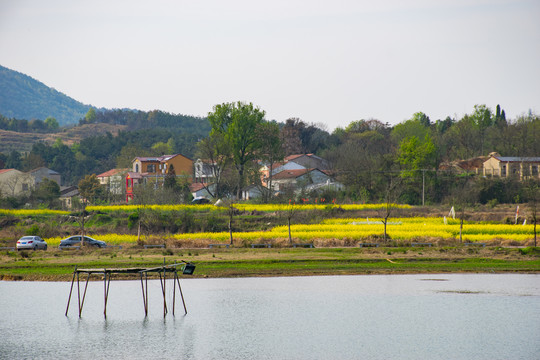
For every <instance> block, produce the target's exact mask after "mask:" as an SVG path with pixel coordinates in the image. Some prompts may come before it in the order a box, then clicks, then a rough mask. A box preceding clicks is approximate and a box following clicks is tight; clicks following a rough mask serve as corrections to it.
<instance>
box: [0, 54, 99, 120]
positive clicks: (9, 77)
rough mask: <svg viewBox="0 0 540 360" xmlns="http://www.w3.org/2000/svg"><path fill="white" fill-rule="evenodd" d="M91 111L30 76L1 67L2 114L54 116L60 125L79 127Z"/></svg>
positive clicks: (27, 118) (38, 117)
mask: <svg viewBox="0 0 540 360" xmlns="http://www.w3.org/2000/svg"><path fill="white" fill-rule="evenodd" d="M88 109H90V106H89V105H85V104H83V103H80V102H78V101H77V100H74V99H72V98H70V97H69V96H67V95H65V94H62V93H61V92H59V91H56V90H55V89H52V88H50V87H48V86H47V85H45V84H43V83H42V82H40V81H37V80H35V79H33V78H31V77H30V76H28V75H25V74H22V73H20V72H17V71H14V70H10V69H8V68H6V67H3V66H1V65H0V114H2V115H4V116H6V117H8V118H16V119H26V120H32V119H39V120H45V119H46V118H47V117H49V116H51V117H54V118H55V119H56V120H57V121H58V123H59V124H60V125H70V124H76V123H77V122H78V121H79V119H81V118H82V117H84V115H85V114H86V112H87V111H88Z"/></svg>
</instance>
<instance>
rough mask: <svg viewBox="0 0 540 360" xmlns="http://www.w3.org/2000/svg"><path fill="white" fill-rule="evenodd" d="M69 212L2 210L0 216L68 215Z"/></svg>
mask: <svg viewBox="0 0 540 360" xmlns="http://www.w3.org/2000/svg"><path fill="white" fill-rule="evenodd" d="M67 214H69V211H62V210H50V209H19V210H12V209H0V215H11V216H36V215H67Z"/></svg>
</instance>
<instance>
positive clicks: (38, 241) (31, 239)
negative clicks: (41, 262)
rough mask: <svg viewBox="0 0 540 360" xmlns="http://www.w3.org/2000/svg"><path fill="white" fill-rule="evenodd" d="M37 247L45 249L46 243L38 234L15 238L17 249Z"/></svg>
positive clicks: (33, 248) (35, 248)
mask: <svg viewBox="0 0 540 360" xmlns="http://www.w3.org/2000/svg"><path fill="white" fill-rule="evenodd" d="M37 249H43V250H47V243H46V242H45V240H43V239H42V238H40V237H39V236H23V237H22V238H20V239H19V240H17V251H19V250H37Z"/></svg>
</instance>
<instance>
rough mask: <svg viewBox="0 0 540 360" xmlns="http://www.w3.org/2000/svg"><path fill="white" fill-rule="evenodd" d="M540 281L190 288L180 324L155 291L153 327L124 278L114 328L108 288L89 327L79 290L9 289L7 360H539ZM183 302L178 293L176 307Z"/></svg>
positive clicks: (355, 280)
mask: <svg viewBox="0 0 540 360" xmlns="http://www.w3.org/2000/svg"><path fill="white" fill-rule="evenodd" d="M539 280H540V277H539V276H538V275H467V274H455V275H448V274H445V275H429V276H426V275H403V276H401V275H400V276H395V275H394V276H381V275H376V276H334V277H296V278H250V279H187V280H183V282H182V289H183V291H184V296H185V299H186V304H187V307H188V315H187V316H184V315H183V311H181V310H183V309H182V308H181V301H180V300H179V299H178V297H177V301H178V302H177V308H176V310H177V311H176V314H177V315H176V316H174V317H173V316H172V311H171V310H169V314H168V315H167V316H166V317H163V297H162V294H161V288H160V284H159V281H155V282H150V281H149V316H148V317H145V316H144V305H143V301H142V296H141V291H140V284H139V283H138V282H137V281H114V280H113V282H111V286H110V292H109V301H108V304H107V318H106V319H104V317H103V305H104V298H103V285H102V283H100V282H95V283H90V284H89V288H88V292H87V295H86V296H87V298H86V300H85V305H84V311H83V313H82V318H80V319H79V318H78V313H77V305H76V303H73V304H75V306H74V307H73V308H70V314H69V316H68V317H65V316H64V311H65V306H66V301H67V295H68V292H69V284H67V283H39V282H36V283H23V282H0V319H1V321H0V333H1V334H2V340H1V341H0V358H6V359H14V358H51V359H52V358H55V359H57V358H60V359H70V358H73V357H75V355H76V356H77V357H79V358H82V359H96V358H118V359H146V358H172V357H175V358H176V357H180V358H187V359H336V358H340V359H388V358H400V359H419V358H429V359H448V358H474V359H493V358H501V359H505V358H508V359H510V358H511V359H532V358H535V356H537V354H538V353H539V351H540V338H539V337H538V334H540V325H539V324H540V321H539V320H540V301H539V300H540V281H539ZM170 289H171V290H172V287H170ZM177 295H178V294H177ZM171 301H172V292H171V293H169V292H168V293H167V302H168V306H169V309H171V308H172V302H171ZM73 304H72V306H73ZM179 304H180V305H179ZM178 306H180V307H178ZM179 309H180V310H179ZM28 334H38V335H39V336H36V337H35V340H34V342H33V343H32V344H30V343H27V342H24V341H22V339H26V338H28ZM79 354H80V355H79Z"/></svg>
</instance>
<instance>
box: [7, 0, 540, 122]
mask: <svg viewBox="0 0 540 360" xmlns="http://www.w3.org/2000/svg"><path fill="white" fill-rule="evenodd" d="M0 64H1V65H3V66H5V67H8V68H10V69H13V70H16V71H19V72H22V73H25V74H27V75H29V76H32V77H33V78H35V79H37V80H39V81H41V82H43V83H45V84H46V85H48V86H51V87H54V88H55V89H57V90H59V91H61V92H63V93H65V94H66V95H68V96H71V97H73V98H74V99H76V100H78V101H81V102H83V103H85V104H91V105H93V106H96V107H106V108H133V109H140V110H154V109H159V110H164V111H168V112H172V113H181V114H187V115H196V116H206V115H207V113H208V112H209V111H211V110H212V107H213V106H214V105H215V104H220V103H223V102H230V101H238V100H240V101H246V102H253V103H254V104H255V105H257V106H259V107H260V108H261V109H263V110H265V111H266V114H267V116H266V118H267V119H275V120H278V121H285V120H286V119H288V118H290V117H298V118H300V119H302V120H303V121H305V122H308V123H323V124H326V126H327V129H328V130H332V129H334V128H335V127H337V126H341V127H345V126H347V124H349V123H350V122H351V121H355V120H359V119H368V118H376V119H379V120H381V121H383V122H388V123H390V124H396V123H398V122H401V121H403V120H405V119H408V118H410V117H411V116H412V114H413V113H415V112H417V111H423V112H425V113H426V114H427V115H428V116H429V117H430V118H431V119H432V120H437V119H444V118H445V117H446V116H452V117H454V116H457V117H458V118H460V117H461V116H462V115H464V114H465V113H471V112H472V111H473V107H474V105H475V104H486V105H488V106H489V107H491V108H492V110H495V107H496V105H497V104H501V106H502V108H503V109H505V111H506V115H507V118H514V117H516V116H518V115H520V114H522V113H526V112H527V111H528V110H529V109H531V110H532V111H533V112H535V113H537V114H538V112H540V0H412V1H407V0H377V1H374V0H351V1H347V0H332V1H316V0H272V1H256V0H227V1H224V0H208V1H207V0H190V1H184V0H170V1H168V0H152V1H147V0H126V1H116V0H92V1H74V0H47V1H43V0H0ZM0 96H1V95H0Z"/></svg>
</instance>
